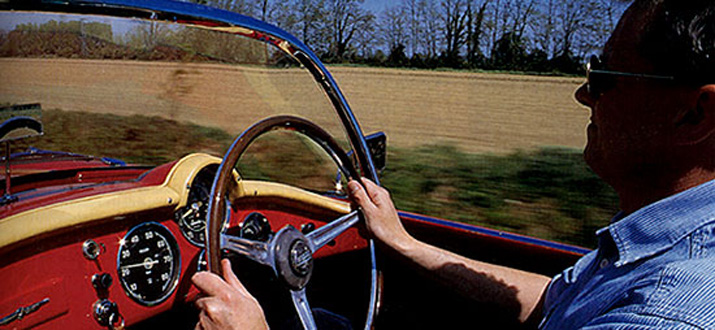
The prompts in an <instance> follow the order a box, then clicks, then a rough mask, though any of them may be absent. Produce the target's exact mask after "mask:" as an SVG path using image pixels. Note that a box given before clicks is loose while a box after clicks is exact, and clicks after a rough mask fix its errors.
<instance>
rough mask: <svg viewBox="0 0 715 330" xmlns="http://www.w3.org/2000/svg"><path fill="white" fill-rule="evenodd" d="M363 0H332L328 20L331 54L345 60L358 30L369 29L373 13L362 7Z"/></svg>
mask: <svg viewBox="0 0 715 330" xmlns="http://www.w3.org/2000/svg"><path fill="white" fill-rule="evenodd" d="M362 2H363V0H330V2H329V6H328V12H327V22H328V26H329V31H328V34H329V36H330V39H329V40H330V46H329V50H328V51H329V54H330V55H331V57H333V58H334V59H335V60H336V61H338V62H341V61H343V59H344V57H345V55H346V52H347V51H348V50H349V49H350V43H351V42H352V41H353V37H354V36H355V33H356V32H357V31H358V30H364V29H368V28H369V25H370V23H371V22H372V20H373V15H372V13H370V12H369V11H367V10H364V9H362V7H361V4H362Z"/></svg>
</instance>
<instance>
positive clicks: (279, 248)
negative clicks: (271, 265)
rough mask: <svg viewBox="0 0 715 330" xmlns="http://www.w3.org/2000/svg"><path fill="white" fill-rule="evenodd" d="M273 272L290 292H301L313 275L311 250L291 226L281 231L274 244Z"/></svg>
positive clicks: (302, 236) (299, 233)
mask: <svg viewBox="0 0 715 330" xmlns="http://www.w3.org/2000/svg"><path fill="white" fill-rule="evenodd" d="M274 244H275V245H274V249H275V250H274V258H275V259H274V260H275V271H276V275H277V276H278V278H279V279H280V280H281V281H282V282H283V283H285V284H286V285H287V286H288V287H289V288H290V289H291V290H301V289H303V288H304V287H305V286H306V285H307V284H308V281H310V277H311V276H312V275H313V250H312V249H311V248H310V245H309V243H308V240H307V239H306V238H305V236H304V235H303V234H302V233H301V232H300V231H298V229H295V227H293V226H290V225H289V226H286V227H285V228H283V229H281V230H280V231H279V232H278V233H277V234H276V237H275V242H274Z"/></svg>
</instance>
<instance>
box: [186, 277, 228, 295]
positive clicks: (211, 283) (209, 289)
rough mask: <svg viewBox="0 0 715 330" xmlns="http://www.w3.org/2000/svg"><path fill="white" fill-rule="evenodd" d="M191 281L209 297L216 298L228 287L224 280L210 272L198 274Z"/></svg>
mask: <svg viewBox="0 0 715 330" xmlns="http://www.w3.org/2000/svg"><path fill="white" fill-rule="evenodd" d="M191 281H192V282H194V285H196V287H197V288H199V290H201V291H203V292H204V293H206V294H208V295H209V296H216V295H218V294H220V293H221V292H223V291H225V290H226V286H227V285H226V282H224V281H223V279H221V278H220V277H219V276H218V275H216V274H214V273H210V272H198V273H196V274H194V276H192V277H191Z"/></svg>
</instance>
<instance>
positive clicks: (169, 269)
mask: <svg viewBox="0 0 715 330" xmlns="http://www.w3.org/2000/svg"><path fill="white" fill-rule="evenodd" d="M180 270H181V257H180V255H179V248H178V246H177V244H176V239H174V236H173V235H172V234H171V232H170V231H169V229H167V228H166V227H164V226H162V225H160V224H158V223H156V222H147V223H143V224H141V225H138V226H136V227H134V228H132V229H131V230H129V232H128V233H127V235H126V236H124V238H122V240H121V241H120V243H119V252H118V254H117V273H118V275H119V280H120V282H121V283H122V287H123V288H124V291H125V292H126V293H127V295H128V296H129V297H130V298H132V299H134V301H136V302H138V303H140V304H142V305H146V306H152V305H156V304H158V303H160V302H162V301H164V300H165V299H166V298H168V297H169V296H170V295H171V293H172V292H173V291H174V289H175V288H176V285H177V284H178V281H179V272H180Z"/></svg>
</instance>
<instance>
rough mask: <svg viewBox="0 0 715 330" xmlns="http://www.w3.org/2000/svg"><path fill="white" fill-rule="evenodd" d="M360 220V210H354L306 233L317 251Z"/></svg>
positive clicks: (313, 248) (312, 246)
mask: <svg viewBox="0 0 715 330" xmlns="http://www.w3.org/2000/svg"><path fill="white" fill-rule="evenodd" d="M358 221H360V215H359V211H358V210H354V211H352V212H350V213H348V214H346V215H344V216H342V217H340V218H337V219H335V220H333V221H331V222H330V223H328V224H326V225H324V226H322V227H320V228H318V229H316V230H314V231H312V232H310V233H309V234H308V235H306V238H307V239H308V242H309V243H310V245H311V249H312V250H313V252H316V251H318V250H319V249H320V248H322V247H323V246H325V244H328V243H329V242H330V241H332V240H334V239H335V238H337V237H338V236H340V234H342V233H343V232H345V231H346V230H348V229H349V228H350V227H352V226H354V225H355V224H356V223H357V222H358Z"/></svg>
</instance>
